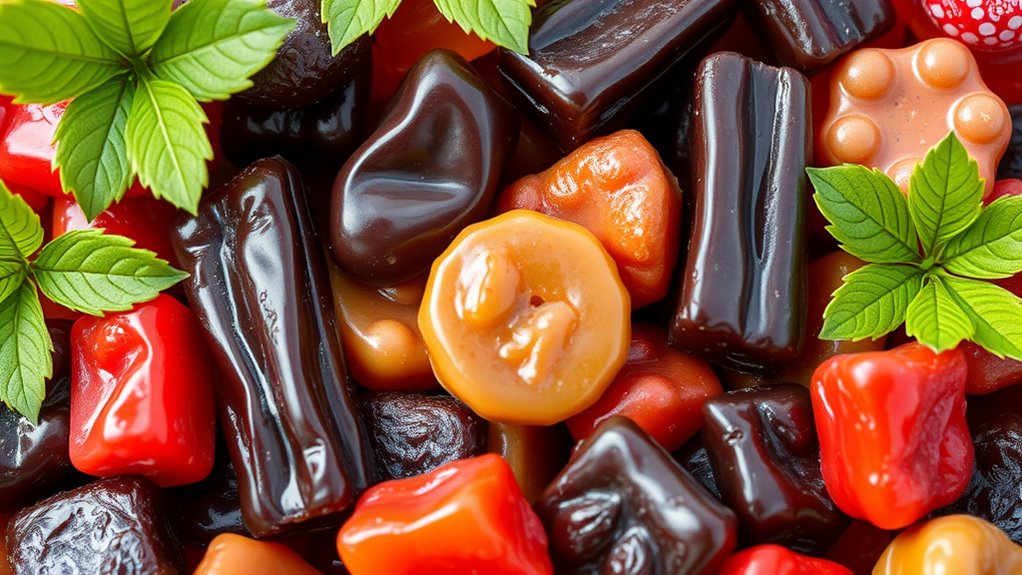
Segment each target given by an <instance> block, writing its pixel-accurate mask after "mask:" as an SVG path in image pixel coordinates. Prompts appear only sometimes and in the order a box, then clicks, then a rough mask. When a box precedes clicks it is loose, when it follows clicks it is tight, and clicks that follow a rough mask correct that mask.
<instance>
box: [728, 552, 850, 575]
mask: <svg viewBox="0 0 1022 575" xmlns="http://www.w3.org/2000/svg"><path fill="white" fill-rule="evenodd" d="M717 575H852V572H851V571H849V570H848V568H846V567H842V566H841V565H838V564H837V563H834V562H832V561H827V560H825V559H817V558H816V557H808V556H806V555H800V554H798V553H795V552H794V551H792V550H790V549H786V548H784V547H781V546H779V545H759V546H757V547H752V548H749V549H746V550H744V551H741V552H739V553H736V554H734V555H732V556H731V557H729V558H728V560H727V561H726V562H725V563H724V566H723V567H721V568H720V571H719V572H718V573H717Z"/></svg>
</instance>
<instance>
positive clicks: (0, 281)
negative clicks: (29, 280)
mask: <svg viewBox="0 0 1022 575" xmlns="http://www.w3.org/2000/svg"><path fill="white" fill-rule="evenodd" d="M27 274H28V270H27V269H26V267H25V262H24V260H0V302H2V301H4V300H5V299H7V296H9V295H11V294H12V293H14V292H15V291H17V290H18V288H20V287H21V284H23V283H25V277H26V275H27Z"/></svg>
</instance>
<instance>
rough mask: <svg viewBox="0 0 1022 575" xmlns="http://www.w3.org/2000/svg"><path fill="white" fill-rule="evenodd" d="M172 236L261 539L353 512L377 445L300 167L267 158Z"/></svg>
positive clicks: (251, 522) (245, 507)
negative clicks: (364, 427) (353, 375)
mask: <svg viewBox="0 0 1022 575" xmlns="http://www.w3.org/2000/svg"><path fill="white" fill-rule="evenodd" d="M204 200H205V201H204V203H203V204H202V205H201V206H200V207H199V213H198V215H197V216H195V217H190V218H184V219H182V220H181V221H180V222H179V223H178V226H177V228H176V230H174V232H173V234H174V244H175V249H176V251H177V254H178V259H179V260H180V261H181V264H182V266H183V268H184V269H185V270H186V271H187V272H188V273H190V274H191V279H190V280H188V282H187V283H186V286H185V289H186V291H187V293H188V299H189V302H190V303H191V308H192V310H193V311H194V312H195V314H196V316H197V317H198V318H199V321H200V323H201V324H202V327H203V330H204V333H205V336H206V341H207V343H208V346H209V349H210V351H211V353H212V355H213V358H214V359H215V360H216V362H217V363H218V365H219V367H220V371H221V372H222V375H221V377H220V378H219V379H218V381H217V402H218V404H219V410H220V422H221V424H222V425H223V429H224V435H225V436H226V437H227V438H228V450H229V451H230V455H231V460H232V461H233V463H234V469H235V471H236V472H237V474H238V482H239V485H238V488H239V493H240V497H241V506H242V512H243V513H244V517H245V524H246V526H247V527H248V529H249V530H250V531H251V532H252V533H253V534H254V535H256V536H267V535H273V534H278V533H281V532H283V531H288V530H295V529H304V528H308V527H309V525H305V523H306V522H307V521H309V520H316V519H321V520H323V521H330V520H331V519H334V518H332V517H331V516H333V515H335V514H337V513H340V512H341V511H344V510H346V509H348V508H349V507H350V506H351V505H352V504H353V503H354V502H355V498H356V497H357V496H358V493H359V492H360V491H361V490H362V489H364V487H365V486H366V484H367V481H368V478H367V474H368V446H367V444H366V441H365V438H364V437H363V434H362V432H361V430H360V424H359V422H358V417H357V414H356V412H355V408H354V405H353V402H352V400H351V398H350V397H349V395H348V389H347V387H346V382H345V375H344V363H343V359H342V356H341V349H340V344H339V343H338V341H337V331H336V330H337V328H336V326H335V320H334V314H333V306H332V302H331V299H330V298H331V295H330V285H329V279H328V277H327V270H326V262H325V261H324V255H323V251H322V248H321V246H320V243H319V240H318V239H317V238H316V236H315V234H314V233H313V231H312V225H311V223H310V219H309V214H308V210H307V208H306V205H305V198H304V195H303V187H302V181H301V178H300V176H299V174H298V171H297V170H296V169H295V168H294V167H293V166H292V165H291V164H289V163H287V162H286V161H285V160H283V159H280V158H270V159H266V160H260V161H258V162H256V163H254V164H252V165H251V166H249V167H248V168H247V169H245V170H244V171H243V172H241V173H240V174H239V175H238V176H236V177H235V178H234V179H233V180H231V182H230V183H228V184H227V185H225V186H224V187H222V188H220V189H219V190H217V191H215V192H213V193H207V194H206V196H205V198H204Z"/></svg>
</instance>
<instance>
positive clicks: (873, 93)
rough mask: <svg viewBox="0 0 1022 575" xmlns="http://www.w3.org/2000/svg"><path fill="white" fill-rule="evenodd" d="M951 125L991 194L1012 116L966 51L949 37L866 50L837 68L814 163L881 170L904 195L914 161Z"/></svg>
mask: <svg viewBox="0 0 1022 575" xmlns="http://www.w3.org/2000/svg"><path fill="white" fill-rule="evenodd" d="M951 130H954V131H955V133H956V134H957V135H958V138H959V139H960V140H961V141H962V143H963V144H964V145H965V147H966V149H967V150H968V151H969V154H970V155H971V156H972V157H973V158H975V159H976V161H977V163H978V164H979V175H980V177H982V178H984V179H985V180H986V188H985V190H984V195H985V194H989V193H990V191H991V190H992V189H993V184H994V174H995V173H996V171H997V162H998V161H999V160H1000V158H1001V155H1003V154H1004V150H1005V149H1006V148H1007V145H1008V140H1009V138H1010V136H1011V117H1010V116H1009V114H1008V108H1007V106H1005V105H1004V102H1002V101H1001V100H1000V98H998V97H997V96H996V95H995V94H994V93H993V92H991V91H990V90H989V89H988V88H987V86H986V84H984V83H983V80H982V79H981V78H980V75H979V71H978V69H977V67H976V61H975V59H974V58H973V57H972V54H971V53H970V52H969V50H968V49H967V48H966V47H965V46H964V45H962V44H960V43H958V42H956V41H955V40H950V39H947V38H935V39H933V40H927V41H925V42H920V43H919V44H916V45H915V46H911V47H909V48H903V49H901V50H881V49H878V48H865V49H862V50H858V51H856V52H853V53H852V54H850V55H848V57H846V58H845V59H844V60H843V61H842V62H841V63H839V64H838V65H837V67H836V68H835V71H834V74H833V76H832V78H831V106H830V110H829V111H828V114H827V117H826V119H825V120H824V122H823V126H822V130H821V134H820V146H819V150H818V152H819V153H820V157H819V158H817V161H818V162H819V163H821V164H822V165H837V164H842V163H852V164H862V165H865V166H870V167H876V168H879V169H881V170H883V171H884V172H885V173H886V174H887V175H889V176H891V178H892V179H894V181H895V182H896V183H897V184H898V186H899V187H900V188H901V189H902V190H903V191H906V192H907V191H908V182H909V177H910V176H911V174H912V171H913V169H914V168H915V165H916V164H917V163H918V162H920V161H922V158H923V156H924V155H925V154H926V152H927V150H929V149H930V148H931V147H933V146H935V145H936V144H937V143H938V142H939V141H940V140H941V139H943V138H944V136H946V135H947V133H948V132H949V131H951Z"/></svg>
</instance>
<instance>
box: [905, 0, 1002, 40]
mask: <svg viewBox="0 0 1022 575" xmlns="http://www.w3.org/2000/svg"><path fill="white" fill-rule="evenodd" d="M920 1H922V2H924V3H925V6H926V13H927V15H928V16H929V17H930V19H931V20H933V22H934V23H935V24H936V25H937V26H938V27H940V29H941V30H943V31H944V33H945V34H947V35H948V36H950V37H952V38H957V39H959V40H961V41H962V42H964V43H966V44H968V45H969V47H970V48H973V49H976V50H988V51H994V50H1009V49H1011V48H1017V47H1019V46H1022V1H1020V0H920Z"/></svg>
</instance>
